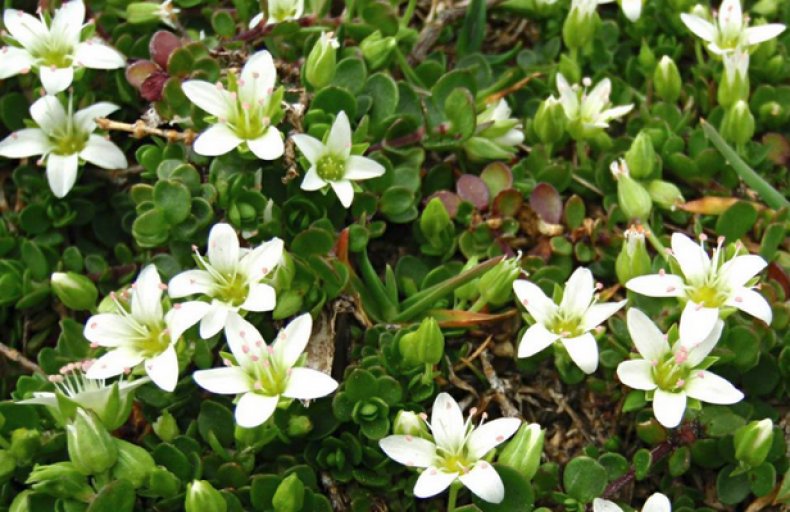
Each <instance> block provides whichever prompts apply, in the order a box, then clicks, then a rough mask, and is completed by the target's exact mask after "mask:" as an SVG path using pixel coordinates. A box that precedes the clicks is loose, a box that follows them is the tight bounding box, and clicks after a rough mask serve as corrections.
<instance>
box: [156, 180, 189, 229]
mask: <svg viewBox="0 0 790 512" xmlns="http://www.w3.org/2000/svg"><path fill="white" fill-rule="evenodd" d="M153 200H154V204H155V205H156V206H157V207H158V208H160V209H161V210H162V211H163V212H164V216H165V218H166V219H167V221H168V222H169V223H170V224H178V223H180V222H182V221H184V220H186V218H187V217H188V216H189V212H190V209H191V207H192V204H191V201H190V200H191V194H190V193H189V189H188V188H187V187H186V186H185V185H182V184H181V183H178V182H176V181H171V180H166V181H158V182H157V183H156V185H154V192H153Z"/></svg>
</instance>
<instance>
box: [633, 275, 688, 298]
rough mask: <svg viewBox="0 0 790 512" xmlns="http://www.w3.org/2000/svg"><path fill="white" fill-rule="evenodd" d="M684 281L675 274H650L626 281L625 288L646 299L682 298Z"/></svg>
mask: <svg viewBox="0 0 790 512" xmlns="http://www.w3.org/2000/svg"><path fill="white" fill-rule="evenodd" d="M685 286H686V283H685V281H683V278H682V277H680V276H676V275H675V274H650V275H646V276H638V277H634V278H631V279H629V280H628V282H627V283H625V287H626V288H628V289H629V290H631V291H633V292H636V293H638V294H640V295H647V296H648V297H682V296H683V294H684V292H683V289H684V287H685Z"/></svg>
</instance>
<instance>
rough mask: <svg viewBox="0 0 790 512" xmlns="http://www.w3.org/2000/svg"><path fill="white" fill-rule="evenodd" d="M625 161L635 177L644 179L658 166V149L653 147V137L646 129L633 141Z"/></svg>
mask: <svg viewBox="0 0 790 512" xmlns="http://www.w3.org/2000/svg"><path fill="white" fill-rule="evenodd" d="M625 163H626V164H628V170H629V172H630V174H631V177H632V178H634V179H638V180H639V179H644V178H647V177H648V176H650V175H651V174H652V173H653V169H655V166H656V150H655V149H654V148H653V139H651V138H650V135H648V134H647V132H646V131H644V130H642V131H641V132H639V134H638V135H637V136H636V138H635V139H634V141H633V142H632V143H631V148H630V149H629V150H628V152H626V154H625Z"/></svg>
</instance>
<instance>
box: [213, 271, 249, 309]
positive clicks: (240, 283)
mask: <svg viewBox="0 0 790 512" xmlns="http://www.w3.org/2000/svg"><path fill="white" fill-rule="evenodd" d="M248 293H249V286H247V280H246V279H245V278H244V276H242V275H241V274H239V273H236V274H234V275H232V276H225V279H224V281H223V282H222V284H221V285H219V286H218V288H217V292H216V294H215V298H217V299H219V300H221V301H222V302H225V303H227V304H230V305H231V306H234V307H236V306H241V305H242V304H243V303H244V301H245V300H247V295H248Z"/></svg>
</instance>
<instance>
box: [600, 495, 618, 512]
mask: <svg viewBox="0 0 790 512" xmlns="http://www.w3.org/2000/svg"><path fill="white" fill-rule="evenodd" d="M593 512H623V509H621V508H620V507H619V506H618V505H617V504H616V503H614V502H611V501H609V500H602V499H601V498H595V499H594V500H593Z"/></svg>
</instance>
